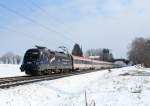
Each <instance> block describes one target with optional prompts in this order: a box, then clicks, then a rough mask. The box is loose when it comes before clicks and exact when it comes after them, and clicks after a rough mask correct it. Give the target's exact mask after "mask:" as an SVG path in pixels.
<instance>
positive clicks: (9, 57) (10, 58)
mask: <svg viewBox="0 0 150 106" xmlns="http://www.w3.org/2000/svg"><path fill="white" fill-rule="evenodd" d="M1 62H2V63H4V64H19V63H20V62H21V56H19V55H16V54H14V53H12V52H8V53H6V54H4V55H3V56H2V57H1Z"/></svg>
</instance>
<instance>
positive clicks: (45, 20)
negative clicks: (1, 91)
mask: <svg viewBox="0 0 150 106" xmlns="http://www.w3.org/2000/svg"><path fill="white" fill-rule="evenodd" d="M149 4H150V1H148V0H1V1H0V54H1V55H2V54H4V53H5V52H9V51H12V52H15V53H19V54H21V55H23V53H24V52H25V51H26V49H28V48H32V47H34V45H36V44H37V45H42V46H47V47H48V48H51V49H56V48H57V47H58V46H60V45H64V46H66V47H68V48H69V49H70V50H71V49H72V47H73V45H74V43H75V42H77V43H79V44H80V45H82V48H83V50H84V51H86V50H87V49H90V48H109V49H111V51H112V52H113V54H114V55H115V57H118V58H120V57H126V52H127V50H128V48H129V44H130V43H131V41H132V40H133V39H134V38H135V37H145V38H148V37H149V35H150V30H149V26H150V7H149ZM2 5H3V6H5V8H3V7H2ZM8 8H9V9H11V10H13V11H15V12H17V14H16V13H13V12H12V11H10V10H8ZM3 27H4V28H3Z"/></svg>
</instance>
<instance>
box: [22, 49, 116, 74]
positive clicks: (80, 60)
mask: <svg viewBox="0 0 150 106" xmlns="http://www.w3.org/2000/svg"><path fill="white" fill-rule="evenodd" d="M113 67H114V64H113V63H111V62H105V61H98V60H93V59H90V58H86V57H79V56H74V55H71V54H69V53H65V52H62V51H61V52H59V51H53V50H51V49H48V48H46V47H40V46H36V48H31V49H28V50H27V51H26V52H25V55H24V58H23V62H22V65H21V67H20V70H21V72H25V73H26V74H28V75H32V76H36V75H49V74H53V73H66V72H73V71H83V70H99V69H110V68H113Z"/></svg>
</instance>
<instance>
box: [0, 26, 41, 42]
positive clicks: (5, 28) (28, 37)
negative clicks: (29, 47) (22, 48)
mask: <svg viewBox="0 0 150 106" xmlns="http://www.w3.org/2000/svg"><path fill="white" fill-rule="evenodd" d="M0 29H4V30H8V31H11V32H15V33H21V35H25V36H23V37H26V38H27V39H30V40H33V39H35V38H33V37H32V36H28V35H30V34H28V33H26V32H19V31H17V30H15V29H11V28H8V27H4V26H0ZM31 37H32V38H33V39H31ZM35 40H36V41H35V42H36V43H37V42H38V43H39V40H37V39H35ZM41 42H42V43H43V44H44V42H43V41H41Z"/></svg>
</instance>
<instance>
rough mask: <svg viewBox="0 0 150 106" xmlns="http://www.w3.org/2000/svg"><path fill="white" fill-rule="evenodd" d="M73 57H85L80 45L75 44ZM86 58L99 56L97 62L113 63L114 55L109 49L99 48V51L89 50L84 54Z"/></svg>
mask: <svg viewBox="0 0 150 106" xmlns="http://www.w3.org/2000/svg"><path fill="white" fill-rule="evenodd" d="M72 55H75V56H80V57H83V51H82V48H81V47H80V46H79V44H75V45H74V47H73V50H72ZM84 55H85V56H86V57H90V56H93V57H94V56H95V57H96V56H98V57H97V58H96V59H97V60H103V61H113V59H114V58H113V54H112V53H111V52H110V50H109V49H108V48H103V49H101V48H99V49H89V50H87V51H86V52H85V54H84Z"/></svg>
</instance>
